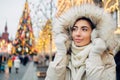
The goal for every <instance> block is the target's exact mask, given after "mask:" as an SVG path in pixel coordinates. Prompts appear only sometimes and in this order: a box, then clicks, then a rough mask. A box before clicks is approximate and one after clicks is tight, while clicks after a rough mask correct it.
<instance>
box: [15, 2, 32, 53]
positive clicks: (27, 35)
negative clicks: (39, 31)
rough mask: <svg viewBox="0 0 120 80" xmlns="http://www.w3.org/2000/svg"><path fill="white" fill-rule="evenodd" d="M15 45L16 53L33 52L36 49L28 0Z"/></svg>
mask: <svg viewBox="0 0 120 80" xmlns="http://www.w3.org/2000/svg"><path fill="white" fill-rule="evenodd" d="M13 45H14V47H15V49H14V48H13V49H14V50H13V51H14V53H15V54H31V53H33V51H34V34H33V29H32V23H31V17H30V10H29V6H28V1H27V0H26V3H25V6H24V10H23V14H22V17H21V18H20V21H19V25H18V30H17V33H16V38H15V40H14V42H13Z"/></svg>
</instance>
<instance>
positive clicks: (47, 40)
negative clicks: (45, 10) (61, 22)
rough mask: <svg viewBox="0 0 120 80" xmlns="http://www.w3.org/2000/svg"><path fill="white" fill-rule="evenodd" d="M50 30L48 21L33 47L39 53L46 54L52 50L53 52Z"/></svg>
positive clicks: (53, 46) (49, 21)
mask: <svg viewBox="0 0 120 80" xmlns="http://www.w3.org/2000/svg"><path fill="white" fill-rule="evenodd" d="M51 28H52V26H51V20H48V21H47V22H46V25H45V26H44V28H43V30H42V31H40V33H39V38H38V39H37V42H36V46H35V47H36V49H37V50H38V52H39V53H43V54H48V53H51V52H50V50H52V52H54V50H55V45H54V43H53V39H52V31H51ZM51 45H52V46H51ZM51 54H52V53H51Z"/></svg>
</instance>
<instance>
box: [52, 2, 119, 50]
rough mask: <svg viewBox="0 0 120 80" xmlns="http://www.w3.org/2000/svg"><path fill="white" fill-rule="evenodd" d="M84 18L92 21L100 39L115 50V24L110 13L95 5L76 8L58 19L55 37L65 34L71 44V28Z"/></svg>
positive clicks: (55, 26)
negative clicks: (79, 19)
mask: <svg viewBox="0 0 120 80" xmlns="http://www.w3.org/2000/svg"><path fill="white" fill-rule="evenodd" d="M83 16H85V17H87V18H90V19H91V21H92V22H93V23H94V24H95V25H96V30H97V31H98V35H99V37H100V38H102V39H103V40H104V41H105V42H106V45H107V47H108V48H110V49H114V48H115V45H116V44H117V42H116V40H115V35H114V31H115V29H116V25H115V22H114V20H113V19H112V16H111V15H110V14H109V13H107V12H105V11H104V9H102V8H99V7H98V6H95V5H93V4H82V5H80V6H74V7H72V8H70V9H69V10H68V11H66V12H65V13H64V14H62V15H61V16H60V17H58V18H56V20H55V22H54V23H53V34H54V37H55V36H57V35H58V34H61V33H64V34H66V35H67V36H68V37H69V40H68V42H70V27H72V26H73V24H74V22H75V21H76V19H78V18H80V17H83ZM67 48H69V45H67Z"/></svg>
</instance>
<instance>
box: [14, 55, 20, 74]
mask: <svg viewBox="0 0 120 80" xmlns="http://www.w3.org/2000/svg"><path fill="white" fill-rule="evenodd" d="M14 67H15V71H16V73H18V72H19V68H20V59H19V57H18V56H17V57H16V58H15V60H14Z"/></svg>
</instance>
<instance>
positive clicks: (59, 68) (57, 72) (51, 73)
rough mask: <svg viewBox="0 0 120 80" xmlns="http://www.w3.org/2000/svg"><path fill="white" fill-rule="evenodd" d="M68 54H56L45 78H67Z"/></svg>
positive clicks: (58, 79)
mask: <svg viewBox="0 0 120 80" xmlns="http://www.w3.org/2000/svg"><path fill="white" fill-rule="evenodd" d="M66 61H67V55H64V57H63V56H60V55H56V56H55V59H54V61H53V62H50V64H49V67H48V70H47V75H46V78H45V80H65V75H66Z"/></svg>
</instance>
